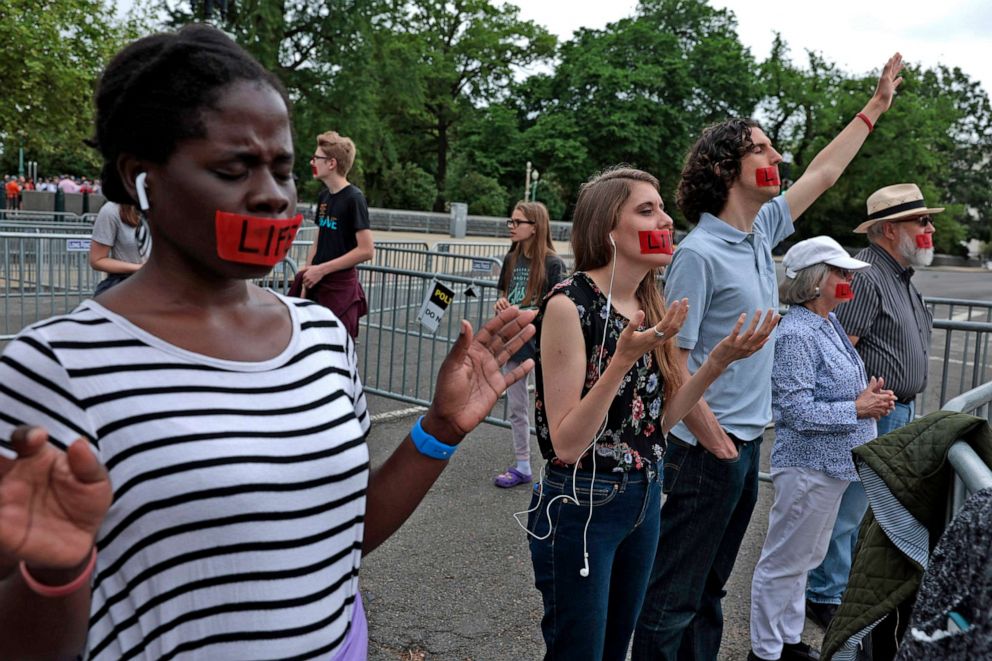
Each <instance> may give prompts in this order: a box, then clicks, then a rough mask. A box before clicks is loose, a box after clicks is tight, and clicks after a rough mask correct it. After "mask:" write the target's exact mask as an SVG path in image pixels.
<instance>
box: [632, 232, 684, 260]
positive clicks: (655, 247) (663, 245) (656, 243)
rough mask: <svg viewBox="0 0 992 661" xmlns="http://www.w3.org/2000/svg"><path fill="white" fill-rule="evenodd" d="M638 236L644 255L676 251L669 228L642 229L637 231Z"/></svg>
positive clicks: (666, 253) (667, 253) (668, 253)
mask: <svg viewBox="0 0 992 661" xmlns="http://www.w3.org/2000/svg"><path fill="white" fill-rule="evenodd" d="M637 238H638V239H639V240H640V242H641V254H642V255H656V254H665V255H671V254H672V253H673V252H675V246H674V244H673V243H672V233H671V232H670V231H669V230H647V231H641V232H638V233H637Z"/></svg>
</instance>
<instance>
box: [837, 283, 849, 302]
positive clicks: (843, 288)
mask: <svg viewBox="0 0 992 661" xmlns="http://www.w3.org/2000/svg"><path fill="white" fill-rule="evenodd" d="M834 296H835V297H836V298H837V300H839V301H850V300H851V299H853V298H854V290H853V289H851V285H850V284H848V283H846V282H838V283H837V288H836V289H835V290H834Z"/></svg>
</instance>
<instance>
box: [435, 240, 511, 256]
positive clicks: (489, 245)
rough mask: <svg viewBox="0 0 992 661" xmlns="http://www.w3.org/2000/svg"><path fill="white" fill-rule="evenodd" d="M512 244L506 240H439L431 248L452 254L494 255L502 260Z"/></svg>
mask: <svg viewBox="0 0 992 661" xmlns="http://www.w3.org/2000/svg"><path fill="white" fill-rule="evenodd" d="M511 245H512V244H511V243H510V242H509V241H506V242H496V241H493V242H485V241H458V242H456V241H438V242H437V243H435V244H434V246H433V247H432V248H431V250H433V251H434V252H444V253H450V254H452V255H468V256H470V257H492V258H494V259H499V260H500V261H502V259H503V257H505V256H506V253H507V252H508V251H509V250H510V246H511Z"/></svg>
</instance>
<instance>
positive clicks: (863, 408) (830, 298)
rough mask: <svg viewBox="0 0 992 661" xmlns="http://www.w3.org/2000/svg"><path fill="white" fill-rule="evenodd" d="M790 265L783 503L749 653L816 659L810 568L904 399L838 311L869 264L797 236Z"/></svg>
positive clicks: (782, 361) (781, 377)
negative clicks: (861, 450)
mask: <svg viewBox="0 0 992 661" xmlns="http://www.w3.org/2000/svg"><path fill="white" fill-rule="evenodd" d="M783 264H784V266H785V279H784V280H783V281H782V283H781V285H780V286H779V298H780V300H781V301H782V303H785V304H787V305H789V306H790V308H789V311H788V313H787V314H786V315H785V316H784V317H783V318H782V322H781V323H780V324H779V331H778V337H777V338H776V342H775V366H774V368H773V371H772V411H773V413H774V416H775V436H776V438H775V446H774V447H773V449H772V460H771V465H772V483H773V485H774V488H775V501H774V504H773V505H772V510H771V512H770V513H769V515H768V535H767V537H766V538H765V543H764V546H763V547H762V549H761V557H760V559H759V560H758V565H757V566H756V567H755V570H754V578H753V580H752V583H751V649H752V651H751V653H750V654H749V655H748V659H749V660H750V659H812V658H817V654H816V652H815V650H811V649H810V648H809V646H808V645H805V644H803V643H801V642H800V636H801V635H802V632H803V625H804V623H805V607H804V606H805V603H804V594H805V584H806V572H807V571H809V570H810V569H812V568H813V567H816V565H817V564H819V562H820V561H821V560H822V559H823V556H824V554H825V553H826V551H827V544H828V542H829V540H830V531H831V529H832V528H833V524H834V519H835V518H836V516H837V508H838V507H839V505H840V499H841V496H843V494H844V490H845V489H846V488H847V485H848V484H849V483H850V482H852V481H854V480H857V479H858V475H857V473H856V472H855V470H854V462H853V460H852V457H851V450H852V449H853V448H855V447H857V446H859V445H862V444H863V443H866V442H868V441H869V440H871V439H873V438H875V436H876V427H875V421H876V420H877V419H878V418H880V417H881V416H883V415H885V414H887V413H888V412H889V411H891V410H892V407H893V405H894V403H895V395H894V394H893V393H892V391H890V390H885V389H884V383H883V382H882V380H881V379H876V378H874V377H872V378H871V379H869V378H868V376H867V374H866V373H865V368H864V363H862V361H861V358H860V356H859V355H858V352H857V351H855V349H854V347H853V346H852V345H851V342H850V341H849V340H848V338H847V335H846V334H845V333H844V329H843V328H842V327H841V325H840V323H839V322H838V321H837V318H836V317H835V316H834V313H833V310H834V308H836V307H837V306H838V305H840V304H841V303H843V302H844V301H848V300H850V299H851V298H852V297H853V294H852V293H851V281H852V279H853V278H854V274H855V272H857V271H862V270H864V269H867V268H869V267H870V264H868V263H867V262H862V261H860V260H857V259H853V258H852V257H850V256H849V255H848V254H847V252H846V251H845V250H844V249H843V248H842V247H841V246H840V245H839V244H838V243H837V242H836V241H834V240H833V239H831V238H829V237H826V236H818V237H814V238H812V239H807V240H805V241H801V242H799V243H797V244H796V245H795V246H793V247H792V248H791V249H790V250H789V252H788V253H786V255H785V259H784V260H783Z"/></svg>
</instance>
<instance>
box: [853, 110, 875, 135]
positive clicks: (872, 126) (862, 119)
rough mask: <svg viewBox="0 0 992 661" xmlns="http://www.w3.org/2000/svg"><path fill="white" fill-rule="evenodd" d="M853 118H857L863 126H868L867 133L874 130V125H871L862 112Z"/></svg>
mask: <svg viewBox="0 0 992 661" xmlns="http://www.w3.org/2000/svg"><path fill="white" fill-rule="evenodd" d="M855 117H857V118H858V119H860V120H861V121H862V122H864V123H865V124H867V125H868V132H869V133H871V132H872V131H874V130H875V125H874V124H872V123H871V120H870V119H868V115H866V114H864V113H863V112H859V113H858V114H857V115H855Z"/></svg>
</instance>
